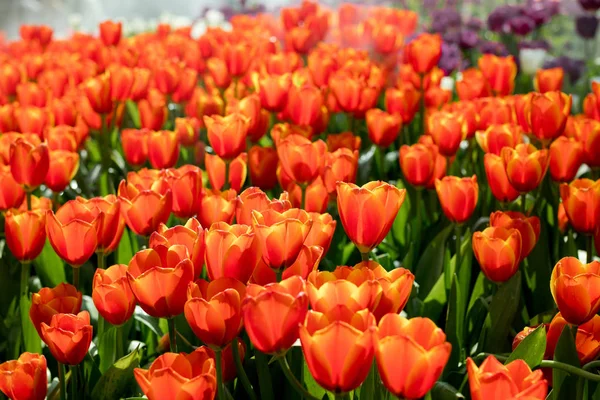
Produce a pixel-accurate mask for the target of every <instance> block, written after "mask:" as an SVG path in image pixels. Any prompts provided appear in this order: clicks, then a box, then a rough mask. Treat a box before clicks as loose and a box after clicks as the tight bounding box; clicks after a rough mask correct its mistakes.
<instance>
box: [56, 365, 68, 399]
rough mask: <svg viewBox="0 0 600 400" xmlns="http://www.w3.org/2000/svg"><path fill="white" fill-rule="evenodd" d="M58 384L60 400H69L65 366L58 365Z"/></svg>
mask: <svg viewBox="0 0 600 400" xmlns="http://www.w3.org/2000/svg"><path fill="white" fill-rule="evenodd" d="M58 384H59V386H60V400H66V398H67V382H66V380H65V366H64V365H63V364H61V363H58Z"/></svg>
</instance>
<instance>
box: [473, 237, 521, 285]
mask: <svg viewBox="0 0 600 400" xmlns="http://www.w3.org/2000/svg"><path fill="white" fill-rule="evenodd" d="M473 253H474V254H475V258H476V259H477V262H478V263H479V266H480V267H481V271H482V272H483V274H484V275H485V276H486V277H487V278H488V279H489V280H491V281H493V282H506V281H507V280H509V279H510V278H511V277H512V276H513V275H514V274H515V273H516V272H517V270H518V269H519V263H520V262H521V233H519V231H518V230H516V229H510V230H508V229H504V228H501V227H500V228H494V227H490V228H486V229H485V230H484V231H483V232H475V233H474V234H473Z"/></svg>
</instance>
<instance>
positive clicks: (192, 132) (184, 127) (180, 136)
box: [175, 117, 201, 147]
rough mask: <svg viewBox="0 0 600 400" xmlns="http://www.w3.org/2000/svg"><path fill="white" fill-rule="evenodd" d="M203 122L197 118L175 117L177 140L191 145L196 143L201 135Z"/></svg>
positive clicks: (185, 144) (188, 145) (184, 144)
mask: <svg viewBox="0 0 600 400" xmlns="http://www.w3.org/2000/svg"><path fill="white" fill-rule="evenodd" d="M200 127H201V122H200V120H198V119H197V118H193V117H192V118H175V132H176V133H177V140H178V141H179V143H181V144H182V145H183V146H186V147H190V146H193V145H195V144H196V142H197V141H198V138H199V136H200Z"/></svg>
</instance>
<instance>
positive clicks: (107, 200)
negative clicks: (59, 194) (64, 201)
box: [76, 194, 125, 254]
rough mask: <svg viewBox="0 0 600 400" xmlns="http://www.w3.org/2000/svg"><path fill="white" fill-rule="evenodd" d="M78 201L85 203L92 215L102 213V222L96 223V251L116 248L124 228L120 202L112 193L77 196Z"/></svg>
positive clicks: (106, 251) (108, 250)
mask: <svg viewBox="0 0 600 400" xmlns="http://www.w3.org/2000/svg"><path fill="white" fill-rule="evenodd" d="M76 200H77V201H78V202H80V203H82V204H84V205H85V207H86V208H88V209H89V210H90V211H91V212H92V214H93V215H95V216H98V215H100V213H102V214H103V215H104V216H103V218H102V224H100V225H98V247H97V251H101V252H103V253H104V254H108V253H111V252H112V251H114V250H116V248H117V246H118V245H119V242H120V241H121V237H122V236H123V231H124V230H125V219H124V218H123V216H122V215H121V202H120V201H119V199H118V198H117V196H115V195H114V194H109V195H107V196H105V197H93V198H91V199H89V200H88V199H84V198H82V197H77V199H76Z"/></svg>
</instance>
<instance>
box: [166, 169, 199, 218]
mask: <svg viewBox="0 0 600 400" xmlns="http://www.w3.org/2000/svg"><path fill="white" fill-rule="evenodd" d="M169 172H170V173H168V174H167V176H166V180H167V182H168V183H169V185H170V186H171V192H172V193H173V214H175V215H176V216H177V217H179V218H190V217H192V216H194V215H196V213H197V212H198V209H199V208H200V202H201V200H202V171H201V170H200V168H198V167H196V166H194V165H190V164H186V165H184V166H182V167H180V168H178V169H171V170H169Z"/></svg>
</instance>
